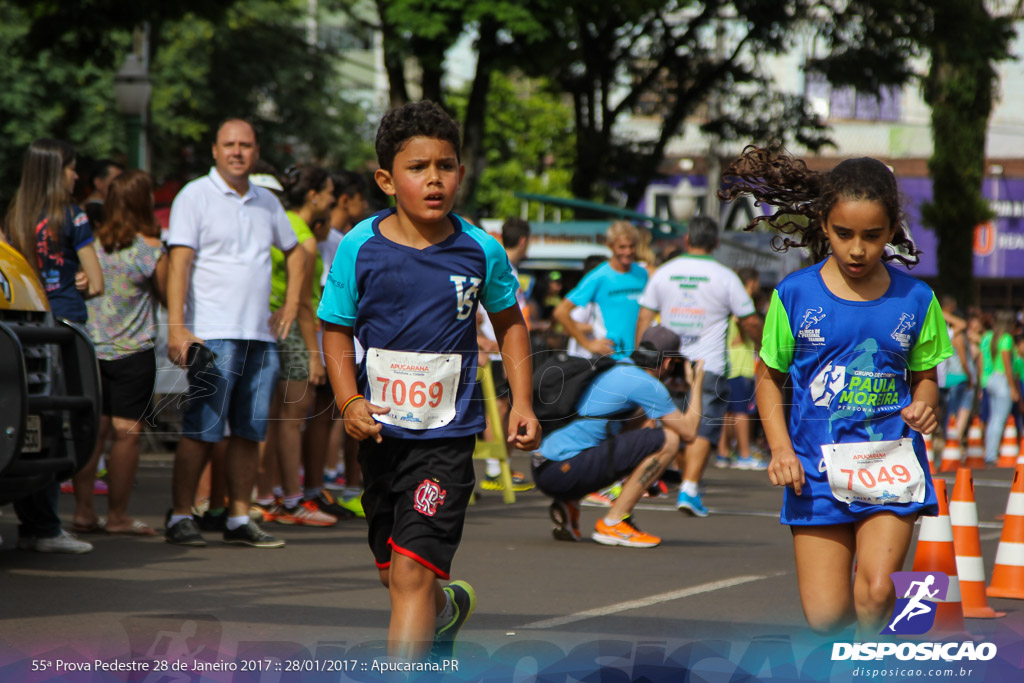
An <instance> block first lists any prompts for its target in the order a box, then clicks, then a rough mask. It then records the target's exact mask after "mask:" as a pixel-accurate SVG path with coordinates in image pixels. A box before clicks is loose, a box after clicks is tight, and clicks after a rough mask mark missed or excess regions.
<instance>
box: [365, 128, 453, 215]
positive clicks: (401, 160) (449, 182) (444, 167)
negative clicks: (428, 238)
mask: <svg viewBox="0 0 1024 683" xmlns="http://www.w3.org/2000/svg"><path fill="white" fill-rule="evenodd" d="M465 173H466V169H465V168H464V167H463V166H462V165H460V164H459V158H458V156H456V154H455V149H454V148H453V147H452V144H451V143H450V142H448V141H447V140H440V139H438V138H428V137H423V136H417V137H414V138H409V139H408V140H406V142H405V144H404V145H403V146H402V148H401V149H400V150H399V152H398V154H396V155H395V160H394V163H393V164H392V168H391V171H390V172H389V171H386V170H384V169H378V170H377V172H376V173H375V174H374V179H375V180H376V181H377V184H378V185H379V186H380V189H381V190H383V191H384V193H385V194H387V195H390V196H392V197H394V198H395V201H396V202H397V203H398V210H399V212H400V213H402V214H405V216H406V217H407V218H409V219H411V220H412V221H414V222H416V223H437V222H440V221H442V220H444V219H445V218H446V217H447V216H448V214H449V213H450V212H451V210H452V207H453V206H454V205H455V193H456V192H457V191H458V189H459V186H460V185H461V184H462V177H463V176H464V175H465Z"/></svg>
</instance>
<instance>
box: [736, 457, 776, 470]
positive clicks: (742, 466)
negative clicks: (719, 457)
mask: <svg viewBox="0 0 1024 683" xmlns="http://www.w3.org/2000/svg"><path fill="white" fill-rule="evenodd" d="M732 468H733V469H734V470H766V469H768V463H766V462H765V461H764V460H761V459H760V458H755V457H754V456H752V455H747V456H742V455H741V456H740V457H738V458H736V461H735V462H734V463H733V464H732Z"/></svg>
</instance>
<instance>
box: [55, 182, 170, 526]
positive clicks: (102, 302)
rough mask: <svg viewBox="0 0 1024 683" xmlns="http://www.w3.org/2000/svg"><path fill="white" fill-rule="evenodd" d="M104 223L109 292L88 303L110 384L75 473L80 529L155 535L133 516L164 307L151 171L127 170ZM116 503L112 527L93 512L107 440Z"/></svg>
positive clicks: (102, 254)
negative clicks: (92, 443) (159, 310)
mask: <svg viewBox="0 0 1024 683" xmlns="http://www.w3.org/2000/svg"><path fill="white" fill-rule="evenodd" d="M104 212H105V213H104V216H105V219H104V222H103V225H102V226H101V227H99V228H97V229H96V239H97V241H98V242H99V243H100V245H101V248H100V249H98V250H97V252H98V255H99V261H100V266H101V267H102V269H103V278H104V282H105V283H106V293H105V294H104V296H102V297H98V298H95V299H92V300H90V301H88V302H87V303H88V307H89V323H88V327H89V335H90V336H91V337H92V340H93V343H94V344H95V345H96V356H97V358H98V359H99V365H100V376H101V378H102V382H103V418H102V421H101V423H100V437H99V439H97V441H96V450H95V451H94V452H93V455H92V458H91V459H90V460H89V463H88V464H87V465H86V466H85V467H83V468H82V470H81V471H80V472H79V473H78V474H76V475H75V477H74V483H75V500H76V506H75V516H74V523H75V526H74V528H75V530H76V531H79V532H90V531H93V532H107V533H116V534H130V535H135V536H153V535H155V534H156V532H155V531H154V530H153V529H152V528H151V527H149V526H148V525H146V524H144V523H142V522H140V521H138V520H133V519H132V518H130V517H129V516H128V498H129V495H130V493H131V489H132V484H133V483H134V480H135V472H136V470H137V469H138V465H139V435H140V433H141V431H142V428H143V425H142V424H141V421H142V418H143V417H144V416H145V415H146V412H147V410H148V408H149V405H150V401H151V400H152V398H153V386H154V384H155V382H156V353H155V351H154V346H155V340H156V317H155V316H156V305H157V299H158V298H159V299H160V300H161V301H163V299H164V296H165V289H166V283H167V258H166V255H165V250H164V248H163V245H162V244H161V243H160V239H159V234H160V229H159V227H158V226H157V224H156V219H155V218H154V216H153V184H152V182H151V181H150V178H149V175H148V174H147V173H145V172H144V171H138V170H132V171H127V172H126V173H123V174H121V175H119V176H118V177H117V178H115V179H114V180H113V181H112V182H111V184H110V190H109V194H108V195H107V201H106V204H105V207H104ZM108 438H110V439H112V440H113V444H112V446H111V449H110V456H109V465H108V469H109V472H110V474H109V477H108V479H109V481H108V486H109V500H108V504H107V519H106V521H104V520H102V518H100V517H98V516H97V514H96V509H95V507H94V506H93V483H94V482H95V480H96V466H97V464H98V462H99V458H100V454H101V453H103V450H104V447H105V445H106V442H107V439H108Z"/></svg>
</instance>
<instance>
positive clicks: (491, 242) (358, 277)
mask: <svg viewBox="0 0 1024 683" xmlns="http://www.w3.org/2000/svg"><path fill="white" fill-rule="evenodd" d="M392 213H394V209H390V210H386V211H382V212H380V213H378V214H376V215H374V216H371V217H370V218H367V219H366V220H364V221H362V222H360V223H359V224H358V225H356V227H355V228H353V229H352V231H351V232H349V233H348V234H347V235H346V236H345V238H344V239H343V240H342V241H341V244H340V245H339V247H338V251H337V254H336V255H335V257H334V263H333V264H332V265H331V269H330V273H329V275H328V277H327V283H326V285H325V286H324V292H323V298H322V299H321V301H320V308H319V310H318V315H319V316H320V318H321V319H322V320H324V321H326V322H328V323H334V324H337V325H342V326H345V327H351V328H352V329H353V335H354V336H355V338H356V339H358V341H359V343H360V344H361V345H362V347H363V348H364V349H366V358H364V359H363V361H362V362H361V363H360V366H359V373H358V382H359V386H360V390H361V391H362V393H363V394H364V395H365V396H366V398H367V400H369V401H370V402H372V403H374V404H376V405H385V404H386V405H389V406H391V408H392V411H391V416H390V418H389V419H391V420H392V421H393V422H395V424H387V423H385V424H384V427H383V432H382V433H383V435H384V436H390V437H397V438H405V439H436V438H449V437H457V436H466V435H469V434H476V433H478V432H481V431H483V428H484V417H483V410H482V407H481V405H480V402H479V401H477V400H474V399H473V387H474V383H475V382H476V359H477V352H478V349H477V343H476V329H477V325H476V312H477V305H478V304H482V305H483V307H484V308H485V309H486V310H487V311H490V312H498V311H503V310H505V309H507V308H509V307H510V306H515V305H516V291H517V289H518V287H519V284H518V282H517V281H516V279H515V278H514V277H513V276H512V267H511V265H510V264H509V261H508V257H507V256H506V254H505V250H504V249H503V248H502V246H501V244H499V243H498V242H497V241H496V240H495V239H494V238H492V237H491V236H490V235H488V234H487V233H486V232H484V231H483V230H481V229H480V228H477V227H475V226H472V225H470V224H469V223H467V222H466V221H465V220H463V219H462V218H460V217H459V216H456V215H455V214H451V215H450V218H451V221H452V224H453V226H454V228H455V232H454V233H453V234H452V235H450V236H449V237H448V238H447V239H445V240H444V241H443V242H441V243H439V244H435V245H432V246H429V247H427V248H425V249H415V248H413V247H408V246H405V245H402V244H398V243H396V242H392V241H391V240H389V239H387V238H386V237H384V236H383V235H381V233H380V228H379V225H380V222H381V221H382V220H383V219H385V218H387V217H388V216H390V215H391V214H392ZM374 359H378V360H374ZM381 359H382V360H381ZM435 361H436V362H435ZM368 363H369V364H370V367H371V369H372V371H371V372H370V373H369V374H368V372H367V364H368ZM374 363H377V365H374ZM446 363H447V364H448V365H449V366H450V367H449V368H448V369H447V370H445V369H444V368H443V367H441V366H444V365H445V364H446ZM456 363H458V365H456ZM439 368H440V369H439ZM446 372H447V375H445V373H446ZM389 373H390V374H389ZM446 407H447V408H449V409H453V411H454V412H451V413H450V414H448V415H444V414H441V413H439V412H438V411H442V412H443V410H444V409H445V408H446ZM431 410H433V412H431Z"/></svg>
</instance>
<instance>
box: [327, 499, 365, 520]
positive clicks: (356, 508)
mask: <svg viewBox="0 0 1024 683" xmlns="http://www.w3.org/2000/svg"><path fill="white" fill-rule="evenodd" d="M335 502H336V503H337V504H338V507H341V508H344V509H345V510H347V511H348V512H349V513H351V514H353V515H355V516H356V517H366V512H364V511H363V497H362V496H361V495H359V496H352V497H351V498H349V499H348V500H344V499H342V498H341V497H340V496H339V497H338V498H337V499H336V500H335Z"/></svg>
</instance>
